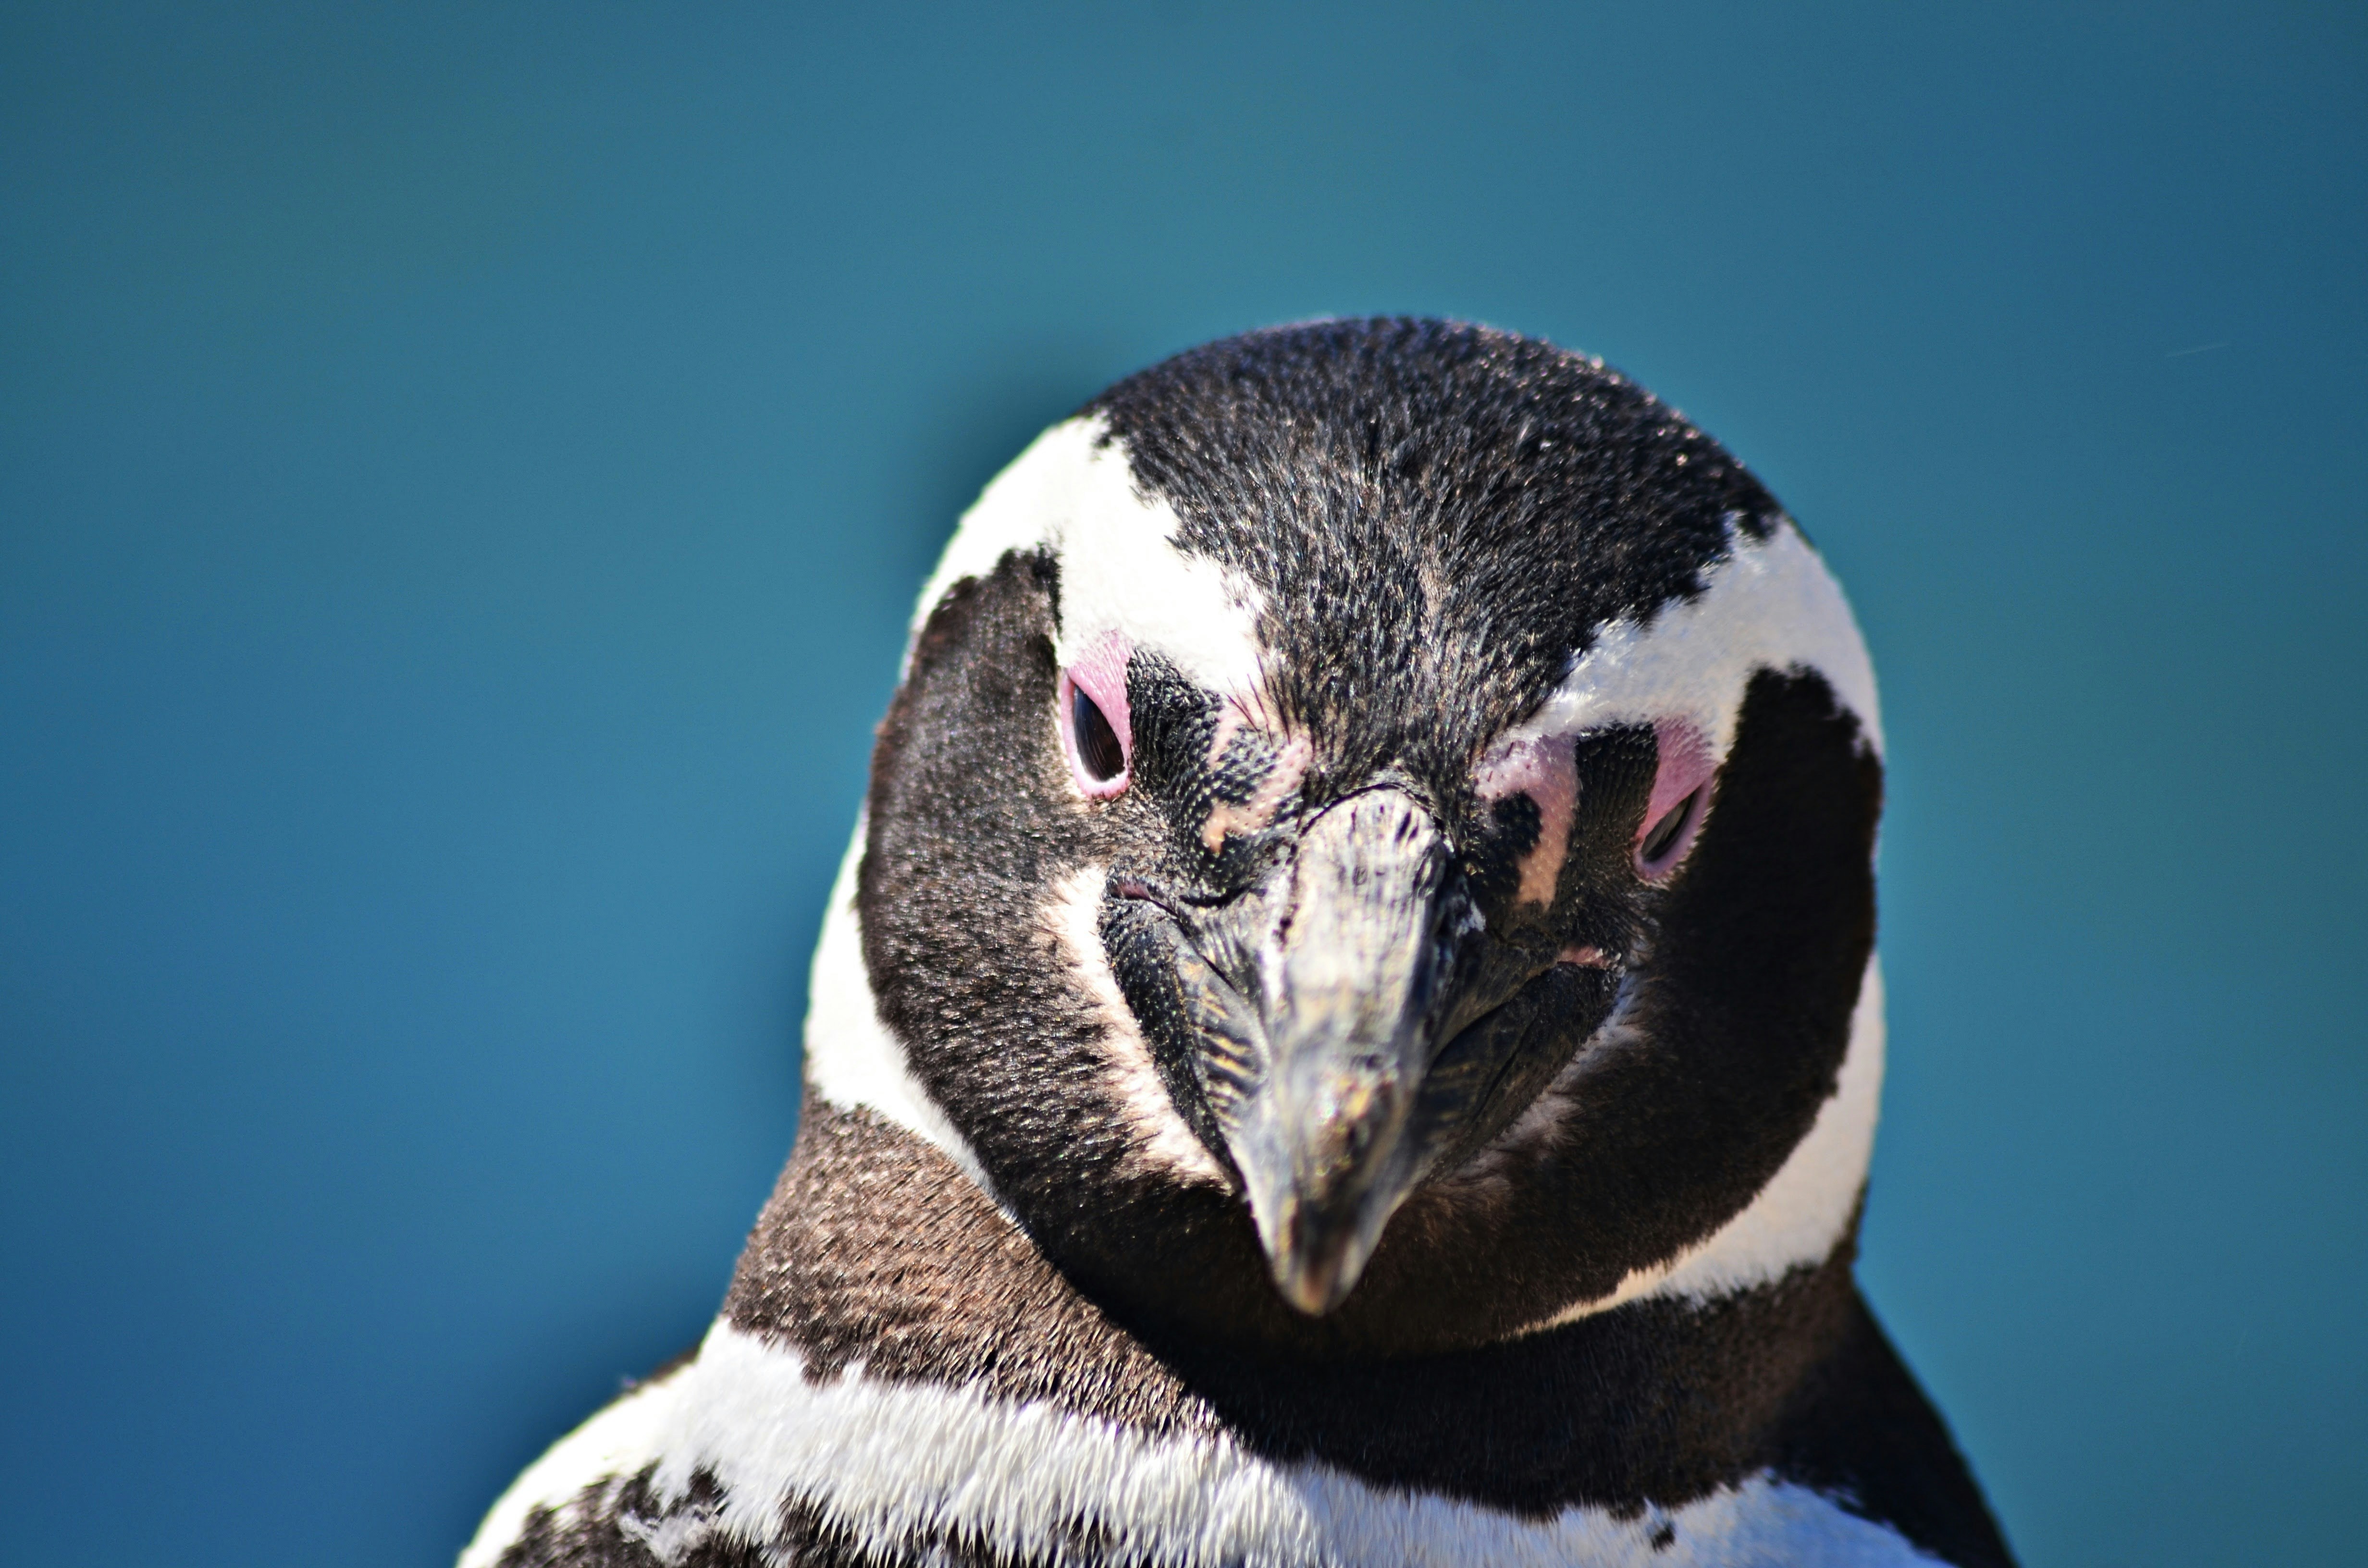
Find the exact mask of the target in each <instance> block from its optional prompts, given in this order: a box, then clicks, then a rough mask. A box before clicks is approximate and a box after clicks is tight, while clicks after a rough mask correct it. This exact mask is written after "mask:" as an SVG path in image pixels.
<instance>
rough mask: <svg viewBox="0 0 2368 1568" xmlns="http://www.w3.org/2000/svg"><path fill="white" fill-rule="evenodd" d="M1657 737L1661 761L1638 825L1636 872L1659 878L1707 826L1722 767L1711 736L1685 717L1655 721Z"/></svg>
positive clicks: (1678, 859)
mask: <svg viewBox="0 0 2368 1568" xmlns="http://www.w3.org/2000/svg"><path fill="white" fill-rule="evenodd" d="M1653 740H1654V744H1655V745H1656V748H1657V749H1658V751H1659V753H1660V766H1659V767H1657V768H1656V770H1655V772H1654V774H1653V794H1652V798H1651V799H1650V800H1649V801H1646V802H1645V820H1644V822H1643V823H1641V824H1638V826H1637V828H1636V848H1635V862H1636V874H1637V875H1638V876H1640V877H1643V878H1644V879H1645V881H1658V880H1659V879H1660V878H1662V877H1665V876H1668V874H1669V873H1670V872H1671V871H1673V870H1675V869H1677V867H1678V863H1679V861H1681V860H1683V859H1684V858H1686V851H1687V850H1689V849H1691V848H1692V847H1693V843H1694V839H1695V837H1696V836H1697V835H1699V834H1700V833H1701V831H1702V816H1703V814H1704V812H1707V810H1708V809H1709V806H1710V785H1711V779H1712V778H1713V776H1714V775H1715V774H1716V773H1717V772H1718V762H1717V759H1716V758H1714V757H1713V756H1711V750H1710V738H1709V737H1708V736H1706V735H1704V734H1703V733H1702V732H1701V731H1700V730H1698V729H1696V728H1694V727H1693V725H1691V724H1690V723H1688V722H1685V721H1684V720H1682V719H1661V720H1656V722H1654V725H1653Z"/></svg>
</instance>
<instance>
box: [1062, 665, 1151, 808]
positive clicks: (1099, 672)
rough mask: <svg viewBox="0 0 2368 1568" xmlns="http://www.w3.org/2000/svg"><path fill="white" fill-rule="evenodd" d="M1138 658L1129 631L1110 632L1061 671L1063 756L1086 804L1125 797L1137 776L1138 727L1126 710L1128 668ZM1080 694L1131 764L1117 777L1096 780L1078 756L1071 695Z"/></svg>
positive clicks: (1073, 705)
mask: <svg viewBox="0 0 2368 1568" xmlns="http://www.w3.org/2000/svg"><path fill="white" fill-rule="evenodd" d="M1133 656H1134V644H1133V642H1132V641H1130V640H1129V639H1128V637H1127V636H1126V634H1125V633H1124V632H1122V631H1106V632H1104V633H1102V635H1100V636H1099V637H1097V638H1095V639H1094V640H1093V642H1090V643H1088V644H1087V646H1086V651H1085V653H1083V654H1082V655H1080V656H1079V657H1078V659H1077V661H1076V663H1075V664H1073V665H1070V666H1069V667H1068V668H1067V669H1065V670H1063V671H1062V672H1061V690H1060V696H1059V699H1058V700H1059V702H1060V715H1061V722H1060V730H1061V751H1062V754H1063V755H1064V756H1066V757H1067V758H1068V759H1069V776H1070V777H1071V778H1075V779H1076V781H1077V788H1078V789H1079V790H1083V791H1085V794H1086V798H1087V800H1092V801H1106V800H1109V799H1110V797H1111V796H1113V795H1121V794H1124V793H1125V792H1126V787H1127V784H1128V783H1129V782H1130V781H1131V780H1132V779H1133V777H1134V725H1133V722H1130V721H1129V719H1128V717H1127V710H1126V665H1127V661H1128V660H1130V659H1132V658H1133ZM1079 691H1082V692H1084V693H1085V694H1086V695H1087V697H1088V698H1090V699H1092V700H1093V704H1094V706H1095V707H1097V708H1099V709H1100V710H1102V717H1103V718H1105V719H1107V720H1109V721H1110V730H1111V732H1112V733H1115V734H1116V735H1117V736H1118V749H1119V755H1120V756H1122V757H1124V758H1125V759H1126V766H1125V767H1121V768H1120V769H1119V771H1118V773H1117V775H1116V776H1115V777H1113V778H1095V777H1094V776H1093V774H1092V773H1090V772H1088V771H1087V767H1086V765H1085V760H1084V758H1082V757H1080V756H1078V755H1077V734H1076V726H1075V724H1074V723H1073V722H1072V715H1073V714H1074V713H1075V712H1076V703H1075V702H1074V701H1073V700H1072V696H1073V694H1074V693H1076V692H1079Z"/></svg>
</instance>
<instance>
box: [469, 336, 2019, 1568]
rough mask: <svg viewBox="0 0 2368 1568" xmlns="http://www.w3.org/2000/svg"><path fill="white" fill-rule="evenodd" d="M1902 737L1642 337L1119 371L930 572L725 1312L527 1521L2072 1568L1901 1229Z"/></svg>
mask: <svg viewBox="0 0 2368 1568" xmlns="http://www.w3.org/2000/svg"><path fill="white" fill-rule="evenodd" d="M1883 779H1884V740H1883V732H1882V725H1881V721H1880V717H1879V714H1878V711H1877V705H1876V697H1875V684H1874V676H1873V668H1872V665H1870V662H1869V659H1868V655H1867V652H1866V648H1865V645H1864V643H1863V642H1862V641H1861V637H1860V634H1859V631H1858V629H1857V626H1856V623H1855V621H1854V619H1853V618H1852V616H1851V613H1850V608H1849V606H1848V605H1847V603H1846V602H1845V600H1844V598H1843V596H1842V593H1841V591H1840V589H1839V586H1838V585H1837V584H1836V582H1835V579H1834V577H1833V576H1832V574H1830V573H1829V572H1828V571H1827V568H1826V566H1825V565H1824V563H1823V562H1822V561H1821V559H1820V558H1819V556H1818V555H1817V553H1816V551H1815V550H1814V549H1813V548H1812V547H1811V545H1810V543H1809V540H1807V538H1806V537H1805V536H1804V533H1803V532H1802V530H1801V528H1799V526H1798V525H1797V524H1795V523H1794V522H1793V519H1792V518H1791V517H1789V516H1787V515H1786V513H1785V512H1784V511H1783V510H1782V507H1780V506H1778V505H1777V503H1776V501H1775V500H1774V499H1773V498H1772V497H1771V496H1770V494H1769V493H1768V491H1767V490H1766V489H1765V488H1763V487H1762V485H1761V484H1760V483H1759V481H1758V480H1756V479H1755V478H1754V477H1753V476H1752V475H1751V474H1750V472H1748V471H1747V470H1746V469H1745V468H1744V467H1743V465H1742V464H1740V463H1739V462H1737V461H1736V460H1735V459H1734V458H1733V457H1731V456H1729V455H1728V454H1727V453H1726V452H1725V450H1724V449H1722V448H1721V447H1719V446H1718V445H1717V444H1716V443H1715V442H1713V440H1712V439H1711V438H1710V437H1707V436H1705V435H1704V434H1703V433H1702V431H1700V430H1699V429H1697V428H1695V427H1694V426H1692V425H1691V424H1690V423H1689V422H1688V421H1687V420H1686V419H1685V418H1684V417H1682V416H1681V415H1679V414H1678V413H1677V412H1675V411H1674V410H1672V409H1671V408H1669V407H1668V406H1667V405H1666V404H1664V403H1660V402H1659V401H1657V400H1656V399H1655V398H1654V397H1653V396H1652V395H1651V394H1649V393H1648V392H1645V391H1644V390H1643V389H1642V388H1640V387H1638V386H1637V385H1636V384H1635V383H1634V382H1633V381H1629V380H1627V379H1626V378H1624V377H1622V375H1620V374H1618V373H1617V372H1615V371H1613V370H1611V369H1606V368H1605V366H1604V365H1603V363H1602V362H1601V361H1600V360H1599V359H1594V358H1584V357H1581V356H1579V355H1577V354H1574V353H1570V352H1567V351H1565V350H1563V349H1560V348H1558V347H1554V346H1552V345H1550V344H1547V343H1544V342H1542V341H1539V340H1535V339H1531V338H1526V337H1522V336H1519V335H1512V334H1508V333H1505V332H1501V331H1497V330H1494V329H1489V328H1485V327H1480V326H1475V325H1469V324H1457V323H1452V322H1441V321H1434V320H1418V319H1399V318H1388V319H1370V320H1329V321H1321V322H1315V323H1307V324H1296V325H1292V326H1285V327H1280V328H1273V329H1269V330H1265V331H1260V332H1254V333H1251V334H1248V335H1243V336H1239V337H1235V338H1231V339H1228V340H1225V341H1222V342H1218V343H1214V344H1211V345H1208V346H1206V347H1201V348H1197V349H1194V350H1191V351H1190V352H1187V353H1184V354H1182V355H1180V356H1178V357H1177V358H1171V359H1169V360H1167V361H1166V362H1164V363H1161V364H1158V365H1156V366H1154V367H1153V368H1151V369H1146V370H1143V371H1141V372H1139V373H1137V374H1135V375H1133V376H1132V377H1130V378H1128V379H1126V380H1124V381H1120V382H1119V383H1117V384H1116V385H1115V386H1113V387H1111V388H1110V389H1109V390H1108V391H1107V392H1103V393H1101V394H1100V395H1099V397H1097V398H1096V399H1094V401H1093V402H1091V403H1088V404H1087V405H1086V407H1085V408H1084V409H1082V410H1081V411H1080V412H1079V413H1078V414H1077V415H1075V416H1074V417H1072V418H1069V419H1067V420H1065V421H1064V422H1062V423H1060V424H1058V425H1055V426H1053V427H1052V428H1051V429H1049V430H1047V431H1046V432H1045V433H1044V434H1043V435H1042V436H1041V437H1038V438H1037V439H1036V440H1035V441H1034V442H1033V443H1032V444H1031V445H1030V446H1029V447H1028V448H1027V449H1026V450H1025V451H1023V452H1022V453H1021V454H1020V455H1019V458H1018V459H1017V460H1015V461H1013V462H1012V464H1011V465H1010V467H1008V469H1006V470H1005V471H1004V472H1002V473H1001V474H1000V475H998V476H997V477H996V479H995V480H994V481H993V482H992V483H989V484H988V486H987V487H986V489H985V492H984V493H983V494H981V495H980V497H979V499H978V501H977V502H976V504H975V505H974V506H973V507H972V508H971V510H970V511H969V512H968V513H966V514H965V515H964V516H963V517H962V520H961V523H960V526H959V528H958V529H957V531H956V532H955V534H954V536H953V538H952V540H951V543H950V544H949V545H948V546H947V548H946V551H945V553H944V556H943V558H942V561H941V562H940V563H939V566H938V568H937V570H936V572H935V574H933V575H932V576H931V578H930V579H929V581H928V585H927V586H926V587H925V589H924V591H923V593H922V595H921V599H920V603H919V607H918V609H917V611H916V617H915V620H914V623H913V627H912V631H911V637H910V642H909V644H908V648H907V652H906V653H905V664H904V671H903V678H902V681H901V684H900V685H899V687H898V688H897V690H896V693H895V695H894V699H893V700H892V702H891V704H890V706H889V709H888V712H887V716H886V718H885V720H884V721H883V722H882V725H881V727H880V730H879V733H878V740H877V745H876V749H875V751H874V753H873V757H872V766H871V783H870V789H869V792H868V795H867V797H866V801H865V804H864V808H863V812H862V813H861V817H860V821H859V824H858V825H857V828H856V831H855V836H854V840H853V842H852V844H851V845H850V846H849V847H848V853H847V856H846V858H845V861H844V863H843V866H842V868H841V870H840V872H839V875H838V879H837V884H836V886H835V887H834V888H833V889H832V892H831V893H830V903H829V908H828V913H827V916H826V920H825V928H824V931H823V935H822V937H821V941H820V944H819V949H818V951H817V952H816V954H815V957H814V971H813V984H812V992H811V997H812V1007H811V1013H810V1016H809V1018H808V1021H807V1025H806V1032H805V1060H804V1072H805V1079H804V1082H805V1090H804V1098H803V1108H802V1111H801V1122H800V1127H799V1131H798V1134H797V1138H796V1141H795V1144H794V1147H793V1150H792V1152H791V1157H790V1161H789V1165H788V1166H787V1169H786V1170H785V1171H784V1173H783V1175H782V1176H781V1178H780V1184H779V1186H778V1187H777V1188H776V1189H775V1190H774V1192H773V1194H772V1196H771V1198H770V1199H769V1200H768V1202H767V1203H766V1205H765V1207H764V1209H763V1211H762V1213H761V1215H760V1217H759V1218H758V1219H757V1223H756V1227H755V1229H754V1232H753V1233H752V1234H751V1235H750V1237H749V1239H748V1242H747V1244H746V1250H745V1252H744V1253H743V1255H742V1256H741V1257H740V1260H739V1263H738V1265H737V1267H736V1270H735V1272H734V1275H733V1278H732V1279H731V1283H730V1287H729V1290H728V1293H727V1294H726V1296H725V1298H724V1301H723V1308H722V1311H721V1312H720V1313H719V1314H718V1316H717V1317H716V1319H715V1321H714V1323H713V1324H712V1327H711V1328H710V1329H709V1331H708V1332H707V1334H706V1335H705V1337H704V1338H703V1339H702V1340H701V1341H700V1344H699V1346H697V1348H696V1349H695V1350H694V1351H692V1352H690V1353H689V1354H688V1355H687V1356H686V1357H684V1358H681V1359H680V1360H678V1361H677V1363H675V1364H673V1365H671V1366H669V1367H668V1368H666V1369H662V1370H660V1371H659V1372H657V1373H655V1374H654V1375H653V1376H652V1377H650V1378H649V1379H648V1380H647V1381H643V1382H642V1383H640V1384H638V1385H636V1386H634V1387H632V1388H631V1389H630V1390H629V1392H625V1393H624V1394H623V1395H622V1396H621V1397H620V1398H619V1399H618V1400H617V1401H616V1402H615V1403H612V1404H610V1405H609V1407H608V1408H606V1409H605V1410H603V1411H601V1412H600V1413H599V1414H598V1415H595V1416H594V1417H592V1419H591V1420H589V1421H588V1422H587V1423H586V1425H585V1426H582V1427H580V1428H579V1429H577V1430H576V1431H575V1433H574V1434H572V1435H571V1436H569V1437H565V1438H564V1439H563V1440H561V1441H560V1442H559V1443H558V1444H557V1446H555V1447H554V1448H552V1449H551V1450H550V1452H549V1453H548V1454H546V1455H545V1456H544V1457H543V1458H542V1459H541V1460H539V1461H538V1462H537V1463H535V1464H534V1465H533V1466H532V1467H531V1468H529V1470H528V1471H526V1472H525V1474H524V1475H523V1476H521V1477H520V1478H519V1479H518V1481H517V1483H515V1484H514V1485H512V1486H511V1488H510V1489H509V1490H508V1491H507V1493H506V1494H504V1495H503V1496H502V1497H501V1498H500V1500H499V1501H498V1502H497V1503H496V1504H495V1506H494V1507H493V1509H492V1511H491V1513H490V1514H489V1515H488V1516H487V1517H486V1518H485V1520H484V1524H483V1526H482V1528H480V1530H479V1532H478V1534H477V1536H476V1538H475V1540H473V1541H472V1544H471V1545H470V1546H469V1547H468V1548H467V1549H466V1550H465V1551H463V1553H462V1554H461V1560H460V1561H461V1565H462V1568H529V1565H536V1568H548V1565H559V1564H567V1565H572V1568H592V1565H596V1564H597V1565H600V1568H624V1565H633V1568H647V1565H657V1564H665V1565H669V1568H724V1565H732V1568H753V1565H756V1564H768V1565H787V1564H798V1565H820V1564H834V1565H837V1564H865V1565H868V1568H908V1565H910V1568H918V1565H922V1564H929V1565H950V1568H951V1565H962V1568H973V1565H975V1568H985V1565H989V1564H992V1565H996V1568H1053V1565H1061V1568H1072V1565H1074V1568H1087V1565H1102V1564H1130V1565H1144V1568H1152V1565H1157V1568H1220V1565H1227V1564H1255V1565H1260V1568H1315V1565H1327V1568H1335V1565H1337V1568H1365V1565H1383V1564H1387V1565H1401V1564H1402V1565H1408V1568H1412V1565H1424V1568H1444V1565H1447V1564H1467V1563H1491V1564H1493V1563H1503V1564H1539V1565H1543V1564H1633V1565H1640V1568H1641V1565H1647V1564H1650V1565H1655V1568H1691V1565H1697V1564H1728V1565H1735V1564H1777V1563H1849V1564H1868V1565H1872V1564H1894V1563H1896V1564H1907V1563H1930V1562H1947V1563H1954V1564H1960V1565H1964V1568H1994V1565H1999V1564H2008V1563H2009V1562H2010V1558H2009V1551H2008V1548H2007V1545H2006V1543H2005V1541H2004V1540H2003V1538H2002V1537H2001V1535H2000V1533H1999V1531H1998V1527H1997V1526H1996V1524H1995V1523H1994V1522H1993V1520H1992V1518H1991V1517H1990V1514H1989V1512H1988V1511H1987V1506H1986V1505H1985V1503H1984V1501H1983V1498H1982V1495H1981V1493H1980V1491H1979V1490H1978V1488H1977V1486H1976V1484H1975V1481H1974V1479H1973V1477H1972V1475H1971V1473H1970V1471H1969V1470H1968V1468H1967V1466H1966V1465H1965V1463H1964V1460H1962V1458H1961V1457H1960V1456H1959V1454H1958V1452H1957V1450H1956V1449H1955V1448H1954V1446H1953V1445H1952V1439H1951V1437H1950V1435H1949V1432H1948V1430H1947V1428H1946V1426H1944V1424H1943V1422H1942V1421H1941V1417H1940V1416H1939V1415H1938V1414H1937V1413H1936V1412H1935V1410H1934V1409H1933V1407H1932V1406H1931V1404H1930V1403H1929V1402H1928V1401H1927V1399H1926V1398H1925V1396H1924V1395H1923V1393H1922V1392H1920V1391H1919V1389H1918V1385H1917V1383H1916V1381H1915V1380H1914V1378H1913V1377H1912V1375H1911V1374H1910V1373H1909V1372H1908V1370H1907V1369H1906V1367H1905V1366H1904V1365H1903V1363H1902V1362H1901V1360H1900V1358H1898V1356H1897V1355H1896V1353H1895V1352H1894V1350H1893V1348H1892V1346H1890V1344H1889V1343H1888V1341H1887V1340H1886V1339H1885V1337H1884V1333H1883V1330H1882V1329H1881V1328H1880V1327H1879V1326H1878V1324H1876V1322H1875V1320H1874V1318H1873V1315H1872V1314H1871V1313H1870V1312H1869V1310H1868V1308H1867V1306H1866V1303H1865V1302H1864V1301H1863V1300H1862V1299H1861V1295H1860V1293H1859V1291H1858V1290H1857V1287H1856V1284H1855V1281H1854V1277H1853V1262H1854V1247H1855V1238H1856V1234H1857V1230H1858V1223H1859V1215H1860V1209H1861V1199H1862V1195H1863V1192H1864V1187H1865V1181H1866V1173H1867V1165H1868V1159H1869V1155H1870V1153H1871V1150H1872V1143H1873V1133H1874V1125H1875V1117H1876V1108H1877V1098H1878V1094H1879V1090H1880V1087H1881V1079H1882V1074H1883V1059H1884V1011H1883V983H1882V975H1881V971H1880V968H1879V966H1878V963H1877V960H1876V953H1875V876H1874V865H1873V855H1874V847H1875V835H1876V826H1877V822H1878V819H1879V817H1880V814H1881V811H1882V802H1883Z"/></svg>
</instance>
